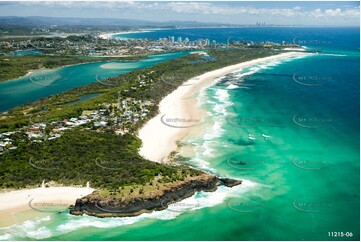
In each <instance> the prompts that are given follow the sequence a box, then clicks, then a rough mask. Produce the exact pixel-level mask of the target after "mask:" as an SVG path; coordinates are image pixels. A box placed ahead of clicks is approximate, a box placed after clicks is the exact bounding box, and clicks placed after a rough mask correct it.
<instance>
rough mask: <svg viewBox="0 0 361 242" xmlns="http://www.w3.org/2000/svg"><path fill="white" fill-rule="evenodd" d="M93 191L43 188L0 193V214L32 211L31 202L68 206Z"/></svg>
mask: <svg viewBox="0 0 361 242" xmlns="http://www.w3.org/2000/svg"><path fill="white" fill-rule="evenodd" d="M93 191H94V189H93V188H87V187H45V188H34V189H23V190H15V191H10V192H1V193H0V201H1V202H2V204H1V206H0V212H1V213H3V212H4V213H5V212H6V211H12V210H13V209H15V210H16V208H22V209H23V208H27V209H32V207H31V202H32V201H34V203H36V202H37V203H44V202H49V203H50V202H51V203H54V204H55V203H59V204H60V203H61V204H69V205H70V204H74V203H75V201H76V199H77V198H81V197H83V196H86V195H88V194H91V193H92V192H93Z"/></svg>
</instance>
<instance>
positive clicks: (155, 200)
mask: <svg viewBox="0 0 361 242" xmlns="http://www.w3.org/2000/svg"><path fill="white" fill-rule="evenodd" d="M222 184H224V185H225V186H228V187H232V186H236V185H238V184H241V181H238V180H233V179H228V178H223V179H219V178H217V177H215V176H213V175H208V174H202V175H201V176H199V177H197V179H192V180H188V181H182V182H179V183H178V184H176V185H174V186H171V187H169V188H167V189H164V190H163V191H161V194H157V195H153V196H144V197H139V198H135V199H131V200H126V199H124V198H119V197H118V198H116V197H112V196H105V197H103V196H101V195H99V193H98V192H97V191H95V192H93V193H92V194H90V195H88V196H85V197H83V198H80V199H77V200H76V203H75V205H74V206H71V207H70V213H71V214H73V215H83V214H87V215H91V216H96V217H130V216H137V215H140V214H142V213H147V212H152V211H157V210H163V209H167V208H168V205H169V204H171V203H175V202H178V201H180V200H183V199H185V198H188V197H191V196H192V195H194V194H195V192H197V191H205V192H214V191H216V190H217V186H219V185H222Z"/></svg>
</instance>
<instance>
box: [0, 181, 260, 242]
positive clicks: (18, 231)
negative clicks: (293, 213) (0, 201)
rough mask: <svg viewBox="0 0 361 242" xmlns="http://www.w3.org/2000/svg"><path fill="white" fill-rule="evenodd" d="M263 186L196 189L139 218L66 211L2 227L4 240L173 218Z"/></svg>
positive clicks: (0, 235) (248, 183)
mask: <svg viewBox="0 0 361 242" xmlns="http://www.w3.org/2000/svg"><path fill="white" fill-rule="evenodd" d="M259 187H260V184H258V183H255V182H252V181H249V180H244V181H243V182H242V185H239V186H235V187H233V188H229V187H225V186H220V187H218V189H217V191H215V192H196V193H195V194H194V195H193V196H191V197H189V198H186V199H184V200H182V201H180V202H177V203H174V204H172V205H170V206H168V208H167V209H165V210H162V211H153V212H151V213H144V214H141V215H139V216H136V217H123V218H97V217H92V216H88V215H83V216H74V215H70V214H66V215H62V216H65V217H62V218H56V216H55V215H52V216H47V217H45V218H40V219H39V218H35V219H33V220H27V221H25V222H23V223H20V224H15V225H12V226H9V227H6V228H0V239H4V240H24V239H37V240H39V239H47V238H50V237H54V236H60V235H62V234H67V233H70V232H72V231H76V230H79V229H85V228H91V227H95V228H102V229H107V228H116V227H121V226H126V225H131V224H134V223H137V222H140V221H142V220H144V219H158V220H172V219H175V218H177V217H178V216H179V215H181V214H183V213H186V212H189V211H194V210H199V209H204V208H207V207H214V206H217V205H221V204H225V202H226V200H227V199H229V198H237V197H241V196H242V195H243V194H244V193H246V192H248V191H250V190H255V189H258V188H259ZM59 219H61V220H62V221H61V223H59V221H60V220H59Z"/></svg>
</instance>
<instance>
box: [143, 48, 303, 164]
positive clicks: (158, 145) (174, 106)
mask: <svg viewBox="0 0 361 242" xmlns="http://www.w3.org/2000/svg"><path fill="white" fill-rule="evenodd" d="M303 55H305V53H300V52H286V53H281V54H277V55H274V56H268V57H264V58H259V59H255V60H251V61H246V62H242V63H239V64H235V65H231V66H227V67H223V68H220V69H217V70H213V71H210V72H207V73H204V74H202V75H200V76H196V77H193V78H191V79H189V80H188V81H186V82H185V83H183V84H182V85H181V86H179V87H178V88H177V89H176V90H175V91H173V92H172V93H170V94H169V95H168V96H166V97H165V98H164V99H163V100H162V101H161V102H160V103H159V114H158V115H157V116H155V117H154V118H152V119H151V120H149V121H148V122H147V123H146V124H145V125H144V126H143V127H142V128H141V129H140V130H139V131H138V137H139V138H140V139H141V140H142V143H143V145H142V147H141V148H140V151H139V154H140V155H141V156H143V157H144V158H146V159H148V160H151V161H155V162H159V163H167V162H168V161H169V156H170V154H171V153H172V152H174V151H176V150H177V148H178V146H177V142H178V141H179V140H182V139H184V138H185V137H187V136H188V135H189V134H190V132H192V131H193V130H194V129H195V128H196V127H199V125H201V124H202V118H203V117H204V115H205V114H204V113H205V111H204V110H202V109H201V108H200V107H199V106H198V105H197V100H196V97H197V95H198V94H199V92H200V91H201V90H203V89H204V88H207V87H209V86H211V85H212V84H213V83H214V81H215V80H216V79H217V78H220V77H222V76H224V75H227V74H229V73H232V72H237V71H241V70H242V69H243V68H246V67H250V66H252V65H256V64H260V63H263V62H267V61H274V60H279V59H283V58H289V57H297V56H303ZM166 117H168V118H170V119H169V120H171V122H172V123H169V124H168V123H167V122H165V120H167V119H166ZM174 124H175V125H174Z"/></svg>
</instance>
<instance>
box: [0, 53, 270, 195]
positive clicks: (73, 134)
mask: <svg viewBox="0 0 361 242" xmlns="http://www.w3.org/2000/svg"><path fill="white" fill-rule="evenodd" d="M275 53H276V52H274V51H273V50H271V49H262V48H256V49H254V48H251V49H227V50H211V51H209V52H208V54H209V55H210V56H211V57H213V59H212V61H201V62H195V63H196V64H192V63H194V62H191V61H195V60H204V59H203V58H202V57H201V55H200V54H190V55H188V56H185V57H181V58H179V59H175V60H171V61H167V62H164V63H161V64H158V65H155V66H153V67H149V68H145V69H142V70H136V71H133V72H130V73H126V74H123V75H120V76H117V77H114V78H109V79H107V80H104V81H103V82H95V83H92V84H89V85H86V86H82V87H78V88H74V89H71V90H69V91H66V92H64V93H61V94H57V95H52V96H50V97H46V98H42V99H40V100H37V101H36V102H33V103H28V104H25V105H22V106H19V107H16V108H14V109H11V110H9V111H8V112H6V113H3V114H2V115H1V117H0V132H7V135H9V136H10V137H11V139H12V140H13V141H14V142H13V145H15V146H16V147H15V148H16V149H13V150H7V152H4V153H3V154H2V155H1V156H0V162H1V165H0V177H1V178H0V187H1V188H22V187H29V186H30V187H31V186H37V185H39V184H40V183H41V182H42V181H43V180H45V181H47V182H48V181H52V182H55V183H58V184H64V185H76V184H84V185H85V183H86V182H88V181H89V182H90V183H91V186H92V187H94V188H97V189H100V190H101V191H103V192H104V193H103V195H104V194H108V195H109V194H111V195H113V196H117V195H118V196H119V194H122V195H123V196H124V195H125V194H127V195H128V196H133V195H134V194H142V193H147V191H149V190H153V189H155V190H156V189H161V188H162V184H167V183H172V182H176V181H181V180H184V179H187V178H188V179H189V177H192V176H199V175H201V174H202V172H200V171H197V170H194V169H191V168H188V167H183V166H165V165H163V164H158V163H154V162H150V161H148V160H146V159H144V158H142V157H141V156H139V154H138V150H139V148H140V145H141V141H140V140H139V139H138V138H137V137H136V132H137V130H138V129H139V128H140V127H141V126H143V125H144V124H145V123H146V122H147V121H148V120H149V119H150V118H152V117H154V116H155V115H156V114H157V112H158V103H159V101H160V100H161V99H162V98H163V97H164V96H166V95H167V94H169V93H170V92H172V91H173V90H175V89H176V88H177V87H178V86H179V85H181V84H182V83H183V82H184V81H186V80H188V79H190V78H192V77H195V76H198V75H200V74H203V73H205V72H209V71H211V70H215V69H218V68H221V67H224V66H228V65H232V64H236V63H240V62H244V61H249V60H252V59H255V58H261V57H266V56H270V55H273V54H275ZM87 93H101V95H99V96H97V97H94V98H92V99H89V100H86V101H82V102H75V103H72V104H69V105H64V104H66V103H69V102H72V101H74V100H76V99H79V97H80V96H82V95H84V94H87ZM119 104H122V105H119ZM145 104H147V106H144V105H145ZM124 105H126V106H124ZM124 107H125V109H126V110H128V111H127V112H129V113H130V114H129V115H131V114H134V113H135V112H137V111H139V110H140V111H141V112H144V114H145V115H142V116H136V117H134V116H132V118H130V119H129V117H128V119H124V118H125V117H124V115H123V114H124V109H123V108H124ZM144 107H146V109H145V108H144ZM145 110H146V112H145ZM91 111H96V112H100V113H101V116H100V118H102V119H103V120H107V122H105V123H106V125H103V126H101V127H95V126H94V121H91V122H90V123H86V124H84V125H80V126H76V127H75V126H74V127H72V128H66V130H65V131H62V132H61V137H60V138H57V139H54V140H47V139H44V140H41V141H39V140H34V139H31V138H28V137H27V135H28V134H29V132H28V130H29V126H30V127H32V126H31V125H32V124H33V123H34V122H36V121H38V122H39V123H42V124H45V126H46V128H45V129H44V133H43V135H44V136H45V137H46V136H47V135H49V133H51V132H56V131H54V129H53V130H52V126H51V125H50V123H51V122H53V123H54V121H55V122H58V123H59V120H64V119H71V118H74V117H79V116H81V115H83V116H84V115H85V113H87V112H91ZM35 120H36V121H35ZM39 120H41V121H39ZM113 120H116V121H113ZM33 128H34V127H33ZM119 130H121V132H120V133H119V132H118V133H116V131H119ZM3 134H5V133H3Z"/></svg>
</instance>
